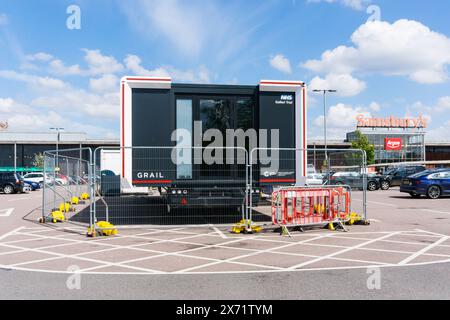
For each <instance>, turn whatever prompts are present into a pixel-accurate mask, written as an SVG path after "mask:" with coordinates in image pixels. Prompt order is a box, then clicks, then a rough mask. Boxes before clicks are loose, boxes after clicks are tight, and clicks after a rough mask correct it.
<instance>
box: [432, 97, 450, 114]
mask: <svg viewBox="0 0 450 320" xmlns="http://www.w3.org/2000/svg"><path fill="white" fill-rule="evenodd" d="M435 111H436V112H443V111H450V96H446V97H441V98H439V100H438V102H437V105H436V108H435Z"/></svg>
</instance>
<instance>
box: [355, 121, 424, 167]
mask: <svg viewBox="0 0 450 320" xmlns="http://www.w3.org/2000/svg"><path fill="white" fill-rule="evenodd" d="M356 121H357V126H356V130H355V131H353V132H349V133H347V141H348V142H353V141H355V140H356V138H357V134H356V131H360V132H361V133H362V134H363V135H365V136H366V137H367V138H368V139H369V142H370V143H371V144H373V145H374V146H375V164H383V163H395V162H407V161H425V160H426V152H425V134H426V132H425V129H426V127H427V121H426V119H424V118H423V117H422V116H419V117H417V118H397V117H394V116H390V117H386V118H365V117H364V116H362V115H360V116H358V117H357V118H356Z"/></svg>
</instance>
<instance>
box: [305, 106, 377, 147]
mask: <svg viewBox="0 0 450 320" xmlns="http://www.w3.org/2000/svg"><path fill="white" fill-rule="evenodd" d="M358 115H364V116H365V117H371V116H372V114H371V113H370V111H368V110H367V109H366V108H364V107H353V106H351V105H347V104H343V103H338V104H336V105H334V106H331V107H330V108H329V109H328V112H327V136H328V137H329V138H330V139H340V140H343V139H345V134H346V133H347V132H350V131H354V130H355V127H356V117H357V116H358ZM313 123H314V125H315V126H316V127H317V128H320V129H322V130H323V115H321V116H318V117H316V118H315V119H314V122H313ZM319 132H321V131H320V130H319Z"/></svg>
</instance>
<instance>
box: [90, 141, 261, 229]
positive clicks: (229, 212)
mask: <svg viewBox="0 0 450 320" xmlns="http://www.w3.org/2000/svg"><path fill="white" fill-rule="evenodd" d="M114 151H116V152H117V154H116V155H112V154H111V153H114ZM107 153H109V154H110V157H112V158H114V157H116V156H118V157H119V158H118V161H116V162H114V161H112V162H111V161H107V159H104V158H103V156H102V154H107ZM93 155H94V157H93V162H94V163H95V164H96V165H95V166H94V176H95V177H97V178H96V179H94V189H95V198H94V199H95V201H94V203H93V207H94V213H95V216H94V221H107V222H110V223H112V224H113V225H115V226H118V227H121V226H127V227H132V226H137V227H139V226H140V225H153V226H155V227H157V226H161V227H165V226H177V225H180V226H184V227H187V226H197V225H209V224H214V225H232V224H233V223H236V221H239V220H243V219H245V218H246V208H247V206H248V203H247V202H248V195H249V194H248V189H247V180H248V170H247V169H248V163H247V161H248V153H247V151H246V150H245V148H239V147H180V146H174V147H122V148H117V147H116V148H114V147H100V148H97V149H96V150H95V151H94V153H93ZM256 191H258V190H254V198H255V201H256V200H257V199H258V197H257V196H256V193H255V192H256Z"/></svg>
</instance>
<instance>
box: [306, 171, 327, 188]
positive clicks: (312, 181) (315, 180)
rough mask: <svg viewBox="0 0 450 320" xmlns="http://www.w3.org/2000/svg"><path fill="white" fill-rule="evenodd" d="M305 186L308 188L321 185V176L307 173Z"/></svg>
mask: <svg viewBox="0 0 450 320" xmlns="http://www.w3.org/2000/svg"><path fill="white" fill-rule="evenodd" d="M306 184H307V185H309V186H317V185H322V184H323V176H322V175H321V174H319V173H309V174H308V175H307V176H306Z"/></svg>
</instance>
